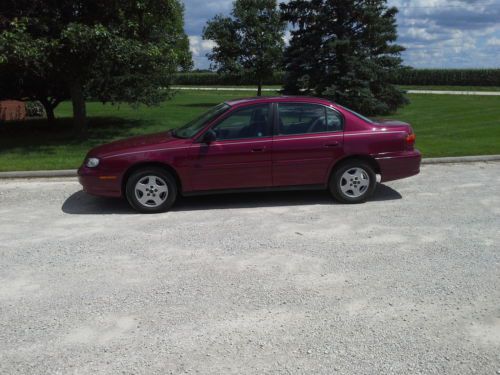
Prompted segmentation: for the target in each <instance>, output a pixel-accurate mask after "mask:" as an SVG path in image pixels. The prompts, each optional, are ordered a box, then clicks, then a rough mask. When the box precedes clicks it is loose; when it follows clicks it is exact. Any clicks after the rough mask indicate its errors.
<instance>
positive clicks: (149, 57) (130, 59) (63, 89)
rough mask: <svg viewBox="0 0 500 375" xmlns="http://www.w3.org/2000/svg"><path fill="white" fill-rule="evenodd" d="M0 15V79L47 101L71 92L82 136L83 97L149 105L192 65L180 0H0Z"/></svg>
mask: <svg viewBox="0 0 500 375" xmlns="http://www.w3.org/2000/svg"><path fill="white" fill-rule="evenodd" d="M0 14H1V17H0V79H2V81H1V83H2V86H4V85H6V81H7V86H8V87H10V91H11V92H12V93H13V94H18V95H25V96H26V97H37V98H38V99H39V100H40V101H41V102H42V104H43V103H44V101H45V102H46V103H47V104H48V106H49V107H50V106H54V105H56V104H57V103H58V102H59V101H60V100H62V99H65V98H67V97H70V98H71V101H72V104H73V117H74V125H75V130H76V132H77V133H78V134H79V135H81V136H84V135H85V134H86V130H87V121H86V105H85V102H86V100H87V99H88V98H95V99H98V100H101V101H102V102H112V103H114V102H127V103H144V104H148V105H150V104H155V103H158V102H159V101H161V100H163V99H165V98H167V97H168V96H169V95H170V91H169V89H168V88H169V85H170V82H171V80H172V76H173V74H174V73H175V72H176V71H177V70H178V69H180V68H187V67H190V66H191V54H190V52H189V43H188V39H187V36H186V35H185V33H184V31H183V7H182V4H181V3H180V2H179V0H120V1H105V2H103V1H99V0H61V1H46V0H4V1H3V2H2V4H1V5H0ZM8 73H10V74H11V76H10V77H17V79H14V80H13V79H6V78H5V77H6V75H8ZM4 79H6V81H4ZM35 86H36V87H37V88H38V89H37V90H35ZM44 96H45V100H44V99H43V97H44ZM47 108H48V107H46V110H47ZM47 114H48V115H49V112H47Z"/></svg>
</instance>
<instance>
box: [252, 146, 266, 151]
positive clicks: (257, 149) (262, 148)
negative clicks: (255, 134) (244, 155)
mask: <svg viewBox="0 0 500 375" xmlns="http://www.w3.org/2000/svg"><path fill="white" fill-rule="evenodd" d="M265 150H266V148H265V147H261V148H252V152H264V151H265Z"/></svg>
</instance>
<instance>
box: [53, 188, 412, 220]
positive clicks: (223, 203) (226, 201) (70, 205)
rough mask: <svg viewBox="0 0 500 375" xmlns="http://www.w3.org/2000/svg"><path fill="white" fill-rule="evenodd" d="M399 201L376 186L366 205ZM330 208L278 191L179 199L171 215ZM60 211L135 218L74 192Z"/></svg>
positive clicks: (115, 202) (317, 199)
mask: <svg viewBox="0 0 500 375" xmlns="http://www.w3.org/2000/svg"><path fill="white" fill-rule="evenodd" d="M401 198H402V196H401V194H399V193H398V192H397V191H396V190H394V189H392V188H391V187H389V186H387V185H383V184H378V185H377V189H376V191H375V194H374V195H373V197H372V198H371V199H370V201H372V202H382V201H390V200H395V199H401ZM332 204H338V203H336V202H335V201H334V200H333V199H332V197H331V196H330V194H329V193H328V192H327V191H285V192H283V191H282V192H265V193H238V194H216V195H203V196H194V197H180V198H179V200H178V201H177V203H176V204H175V205H174V207H172V210H171V211H173V212H175V211H198V210H213V209H228V208H255V207H280V206H304V205H332ZM61 209H62V211H63V212H64V213H67V214H72V215H99V214H104V215H106V214H108V215H109V214H137V212H136V211H134V210H133V209H132V208H130V206H129V205H128V203H127V202H126V201H125V199H119V198H102V197H95V196H92V195H89V194H86V193H84V192H83V191H78V192H76V193H73V194H72V195H71V196H70V197H68V198H67V199H66V201H65V202H64V203H63V205H62V207H61Z"/></svg>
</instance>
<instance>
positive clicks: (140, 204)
mask: <svg viewBox="0 0 500 375" xmlns="http://www.w3.org/2000/svg"><path fill="white" fill-rule="evenodd" d="M125 195H126V197H127V200H128V202H129V204H130V205H131V206H132V208H134V209H135V210H137V211H139V212H142V213H158V212H165V211H168V210H169V209H170V207H172V205H173V204H174V203H175V200H176V199H177V183H176V181H175V178H174V177H173V176H172V175H171V174H170V173H169V172H167V171H165V170H163V169H161V168H156V167H146V168H143V169H139V170H138V171H136V172H134V173H132V175H130V177H129V178H128V180H127V184H126V187H125Z"/></svg>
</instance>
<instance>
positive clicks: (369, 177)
mask: <svg viewBox="0 0 500 375" xmlns="http://www.w3.org/2000/svg"><path fill="white" fill-rule="evenodd" d="M414 143H415V134H414V133H413V130H412V128H411V126H410V125H409V124H406V123H403V122H399V121H381V122H374V121H372V120H370V119H368V118H366V117H363V116H362V115H360V114H357V113H355V112H353V111H351V110H349V109H347V108H344V107H342V106H340V105H338V104H335V103H332V102H330V101H327V100H324V99H318V98H311V97H262V98H251V99H240V100H233V101H228V102H225V103H222V104H219V105H217V106H216V107H213V108H212V109H210V110H209V111H207V112H206V113H204V114H203V115H201V116H200V117H198V118H196V119H194V120H192V121H191V122H189V123H187V124H186V125H184V126H182V127H180V128H178V129H175V130H172V131H169V132H163V133H158V134H152V135H146V136H140V137H135V138H130V139H126V140H122V141H117V142H112V143H109V144H106V145H103V146H99V147H96V148H94V149H92V150H91V151H90V152H89V153H88V155H87V157H86V158H85V161H84V163H83V165H82V167H81V168H80V169H79V170H78V174H79V178H80V183H81V184H82V185H83V189H84V191H86V192H87V193H90V194H94V195H100V196H109V197H123V196H124V197H126V198H127V200H128V201H129V203H130V204H131V205H132V207H134V208H135V209H137V210H139V211H141V212H160V211H166V210H168V209H169V208H170V207H171V206H172V205H173V204H174V202H175V200H176V198H177V195H178V194H181V195H183V196H187V195H194V194H206V193H214V192H236V191H259V190H266V191H268V190H291V189H328V190H329V191H330V192H331V193H332V195H333V196H334V197H335V198H336V199H337V200H338V201H340V202H344V203H359V202H363V201H365V200H366V199H367V198H368V197H370V195H371V194H372V193H373V191H374V190H375V187H376V183H377V180H376V175H377V174H380V176H381V181H391V180H396V179H400V178H405V177H409V176H413V175H415V174H417V173H418V172H419V170H420V158H421V156H420V153H419V152H418V150H416V149H414V147H413V146H414Z"/></svg>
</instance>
